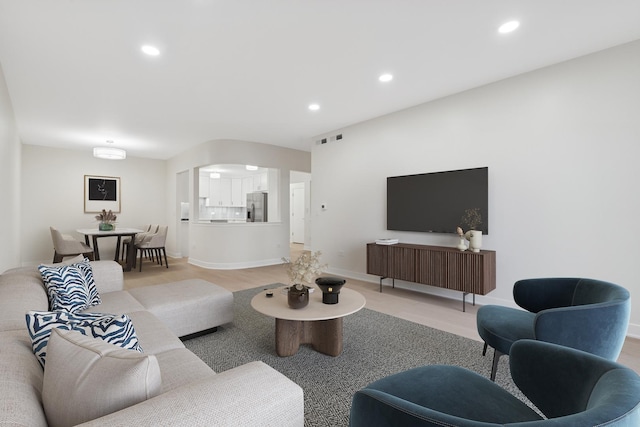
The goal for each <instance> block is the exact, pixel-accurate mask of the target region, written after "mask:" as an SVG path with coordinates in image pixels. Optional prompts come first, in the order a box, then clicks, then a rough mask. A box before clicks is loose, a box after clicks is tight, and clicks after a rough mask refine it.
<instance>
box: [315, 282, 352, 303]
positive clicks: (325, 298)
mask: <svg viewBox="0 0 640 427" xmlns="http://www.w3.org/2000/svg"><path fill="white" fill-rule="evenodd" d="M345 283H347V281H346V280H344V279H340V278H338V277H318V278H317V279H316V285H318V287H319V288H320V290H321V291H322V302H323V303H324V304H337V303H338V295H340V289H342V287H343V286H344V284H345Z"/></svg>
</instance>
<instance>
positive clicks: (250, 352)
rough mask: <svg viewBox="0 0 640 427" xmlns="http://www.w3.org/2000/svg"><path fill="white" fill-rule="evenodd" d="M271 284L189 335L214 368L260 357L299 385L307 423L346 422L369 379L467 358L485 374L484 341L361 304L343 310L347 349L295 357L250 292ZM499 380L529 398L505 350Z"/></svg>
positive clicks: (465, 363) (239, 298) (463, 362)
mask: <svg viewBox="0 0 640 427" xmlns="http://www.w3.org/2000/svg"><path fill="white" fill-rule="evenodd" d="M277 286H283V285H269V286H263V287H260V288H255V289H249V290H245V291H240V292H234V294H233V295H234V305H235V308H234V310H235V313H234V316H235V317H234V321H233V323H231V324H228V325H224V326H222V327H219V328H218V331H217V332H215V333H213V334H209V335H205V336H202V337H198V338H193V339H190V340H187V341H185V342H184V344H185V346H186V347H187V348H188V349H189V350H191V351H192V352H194V353H195V354H196V355H197V356H198V357H200V358H201V359H202V360H204V361H205V362H206V363H207V364H208V365H209V366H210V367H211V368H212V369H213V370H214V371H216V372H222V371H226V370H227V369H231V368H234V367H236V366H240V365H243V364H245V363H248V362H251V361H254V360H262V361H263V362H265V363H266V364H268V365H270V366H271V367H273V368H274V369H276V370H278V371H279V372H281V373H283V374H284V375H286V376H287V377H288V378H290V379H291V380H292V381H294V382H295V383H297V384H298V385H300V387H302V389H303V390H304V398H305V425H306V426H318V427H320V426H322V427H325V426H347V425H348V424H349V410H350V408H351V399H352V397H353V394H354V393H355V392H356V391H357V390H359V389H361V388H363V387H365V386H366V385H367V384H369V383H371V382H373V381H375V380H378V379H380V378H383V377H386V376H388V375H391V374H394V373H397V372H401V371H404V370H407V369H410V368H415V367H418V366H423V365H433V364H443V365H457V366H462V367H465V368H467V369H470V370H472V371H475V372H477V373H479V374H481V375H484V376H486V377H488V376H489V373H490V371H491V358H492V356H493V353H492V350H490V351H489V352H487V356H485V357H482V343H481V342H478V341H474V340H470V339H467V338H463V337H460V336H458V335H454V334H450V333H447V332H443V331H439V330H437V329H433V328H429V327H427V326H423V325H419V324H416V323H413V322H409V321H406V320H402V319H399V318H397V317H393V316H389V315H386V314H382V313H379V312H376V311H373V310H368V309H366V308H365V309H362V310H361V311H359V312H357V313H355V314H353V315H350V316H347V317H346V318H344V326H343V327H344V350H343V353H342V354H341V355H340V356H338V357H331V356H327V355H324V354H321V353H318V352H316V351H314V350H313V349H312V348H311V347H310V346H307V345H303V346H301V347H300V350H299V351H298V353H296V354H295V355H294V356H291V357H278V356H277V355H276V352H275V320H274V319H272V318H270V317H267V316H264V315H262V314H260V313H258V312H256V311H254V310H253V309H252V308H251V305H250V301H251V298H253V296H254V295H255V294H257V293H258V292H260V291H261V290H263V289H266V288H272V287H277ZM496 383H498V384H499V385H501V386H502V387H504V388H506V389H507V390H509V391H510V392H511V393H513V394H514V395H516V396H518V397H519V398H521V399H523V400H525V398H524V397H523V396H522V394H521V393H520V392H519V391H518V389H517V387H516V386H515V384H513V382H512V381H511V377H510V374H509V366H508V357H506V356H504V357H502V359H501V362H500V367H499V370H498V374H497V376H496Z"/></svg>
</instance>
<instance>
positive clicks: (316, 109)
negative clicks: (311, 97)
mask: <svg viewBox="0 0 640 427" xmlns="http://www.w3.org/2000/svg"><path fill="white" fill-rule="evenodd" d="M319 109H320V105H318V104H310V105H309V110H311V111H318V110H319Z"/></svg>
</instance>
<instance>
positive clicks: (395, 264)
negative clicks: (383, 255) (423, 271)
mask: <svg viewBox="0 0 640 427" xmlns="http://www.w3.org/2000/svg"><path fill="white" fill-rule="evenodd" d="M389 277H393V278H394V279H400V280H406V281H407V282H415V281H416V250H415V249H413V248H407V247H402V246H395V245H390V246H389Z"/></svg>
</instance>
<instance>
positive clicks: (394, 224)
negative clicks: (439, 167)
mask: <svg viewBox="0 0 640 427" xmlns="http://www.w3.org/2000/svg"><path fill="white" fill-rule="evenodd" d="M488 172H489V168H486V167H484V168H475V169H462V170H454V171H446V172H433V173H423V174H419V175H405V176H392V177H388V178H387V230H398V231H423V232H432V233H455V232H456V228H457V227H458V226H460V227H462V228H463V229H464V231H465V232H466V231H468V230H469V229H471V223H473V222H475V223H477V222H478V220H480V223H479V224H477V226H475V227H474V228H475V229H476V230H478V231H482V233H483V234H489V209H488V205H489V189H488V187H489V185H488V184H489V181H488V175H489V173H488Z"/></svg>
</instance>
